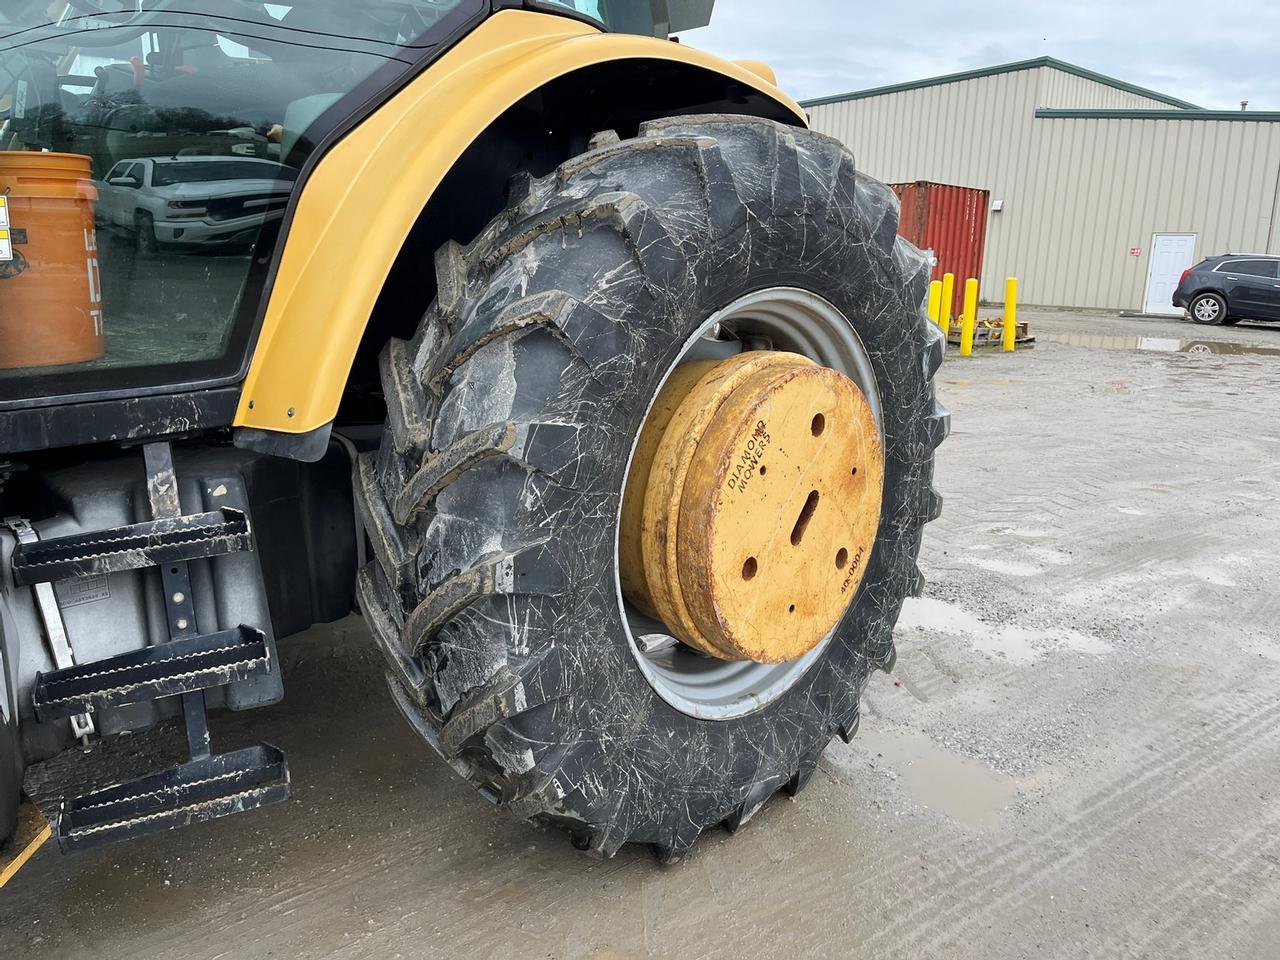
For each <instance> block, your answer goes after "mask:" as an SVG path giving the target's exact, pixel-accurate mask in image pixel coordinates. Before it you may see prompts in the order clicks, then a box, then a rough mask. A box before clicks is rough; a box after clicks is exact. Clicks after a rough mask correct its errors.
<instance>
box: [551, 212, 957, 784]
mask: <svg viewBox="0 0 1280 960" xmlns="http://www.w3.org/2000/svg"><path fill="white" fill-rule="evenodd" d="M774 226H775V227H777V226H779V225H778V224H776V223H775V224H774ZM787 226H789V227H790V229H786V230H781V229H776V230H775V231H774V233H775V234H783V235H787V236H792V237H805V236H807V237H808V238H809V241H810V243H811V244H812V246H810V247H809V249H813V248H814V247H817V248H820V249H821V248H824V245H823V243H822V242H821V240H820V239H819V240H817V241H815V234H817V235H820V236H821V235H825V236H826V237H827V238H829V239H831V241H832V242H831V243H830V244H828V245H826V246H825V249H826V250H827V253H826V255H825V256H819V257H817V258H809V259H808V260H806V259H805V255H804V254H803V253H801V252H799V251H796V250H792V249H789V248H786V247H783V248H782V249H778V248H772V249H771V248H766V247H764V246H762V245H755V246H753V247H752V249H753V251H754V252H755V253H754V255H753V256H752V257H751V259H750V262H749V263H748V264H747V265H746V269H745V270H743V269H741V268H738V269H736V270H735V269H730V268H728V264H727V263H725V262H723V261H721V260H720V259H719V258H717V257H715V256H709V257H706V258H704V259H702V260H701V261H700V262H698V263H697V264H696V269H695V270H694V271H693V272H692V273H693V276H694V278H695V282H693V283H691V284H688V285H687V286H686V288H685V289H683V290H681V291H680V292H679V295H678V297H676V298H673V302H674V303H679V304H682V309H679V311H678V322H676V323H674V324H673V329H672V332H671V335H669V336H664V337H651V338H644V339H642V340H641V342H642V343H643V344H645V345H646V348H645V353H644V355H643V356H640V357H638V358H637V359H638V363H637V367H638V368H639V369H641V370H643V371H645V376H643V377H638V378H636V380H635V382H634V387H633V389H632V390H630V391H629V395H627V396H615V397H611V398H609V400H608V401H606V402H609V403H611V409H613V410H614V411H616V413H615V414H614V416H612V417H610V419H611V421H612V426H614V427H616V428H617V429H614V430H610V431H608V435H609V436H611V437H612V438H613V439H612V441H611V442H610V443H609V444H607V445H606V447H605V448H604V449H601V450H600V451H599V455H598V459H597V462H596V464H595V465H593V469H596V470H599V471H600V473H601V477H600V480H601V483H602V485H603V486H604V487H605V488H606V489H608V490H609V491H611V492H613V494H614V496H613V500H612V502H613V505H614V509H613V511H612V512H610V513H609V515H608V516H607V517H604V518H601V520H600V521H599V522H600V523H603V524H607V527H608V529H607V530H603V529H601V527H600V526H598V525H596V524H592V525H590V527H589V528H588V529H580V530H576V531H569V530H566V531H564V532H563V533H562V536H563V537H566V538H569V539H570V540H572V541H574V542H576V543H577V544H583V543H587V544H592V543H594V544H598V546H597V547H596V548H595V549H593V550H591V551H589V552H588V554H586V555H585V556H581V557H580V560H581V561H582V562H579V560H577V559H575V560H574V561H573V562H571V563H569V564H566V567H567V569H569V570H570V571H572V573H573V579H572V586H571V588H570V591H569V593H570V595H571V598H572V599H571V600H570V602H571V604H572V606H573V607H574V608H575V616H574V619H575V620H577V622H578V625H577V627H576V628H571V629H569V630H566V631H564V634H563V636H562V638H561V642H562V643H563V644H567V645H570V646H574V647H576V648H577V649H575V650H574V651H573V654H572V655H571V656H569V657H568V658H561V660H562V662H564V661H565V660H566V659H567V660H568V661H569V662H572V663H574V664H577V665H579V670H578V671H577V672H576V675H575V676H572V677H567V678H565V680H566V682H565V684H564V686H565V688H567V689H575V690H582V691H584V692H583V695H581V696H578V697H574V698H572V699H573V700H574V702H577V703H580V704H582V705H583V710H582V711H581V713H580V715H579V716H578V717H577V718H576V719H577V723H578V725H579V729H580V731H581V733H582V735H583V736H584V737H586V738H587V739H590V738H592V737H594V736H597V735H599V734H600V733H601V731H605V730H609V729H612V728H614V727H615V726H616V725H618V724H621V723H625V722H626V718H628V717H644V718H645V723H646V726H647V728H648V730H647V732H646V734H645V736H644V738H642V739H643V741H644V742H643V743H642V744H640V747H641V751H640V752H642V753H643V752H645V751H647V750H648V749H649V748H650V746H651V744H652V743H654V742H657V743H662V742H673V743H681V744H685V745H688V746H689V749H688V750H687V752H686V753H685V754H684V755H683V756H682V757H669V756H668V757H665V758H664V766H663V767H662V768H661V775H662V776H663V778H664V779H669V780H670V781H673V782H675V783H680V782H688V778H689V777H691V776H694V775H696V774H697V773H698V772H699V768H698V764H699V763H702V762H704V761H706V760H709V759H710V758H717V762H721V763H726V762H727V766H725V767H723V769H721V770H718V771H715V772H716V773H717V774H718V775H720V776H723V777H724V778H725V779H726V780H729V781H737V782H740V783H741V784H743V786H744V787H745V786H747V785H749V784H751V783H752V782H756V781H759V780H760V778H761V776H762V771H761V770H760V766H761V765H762V764H763V765H765V766H770V765H771V766H775V767H776V772H774V773H773V774H772V775H775V776H779V777H785V776H786V775H789V773H790V771H792V770H794V769H795V767H796V764H797V762H798V760H799V758H800V757H801V756H803V755H805V754H807V753H809V752H810V751H812V750H813V748H814V745H815V744H816V745H818V749H819V750H820V749H821V748H822V747H823V746H825V744H826V743H827V742H828V740H829V739H830V737H831V735H832V734H833V733H834V732H835V731H836V728H837V726H838V725H840V724H841V723H845V722H847V721H848V718H849V717H854V718H855V722H856V714H857V701H858V697H859V694H860V690H861V686H862V684H863V682H864V681H865V679H866V677H867V676H868V674H869V672H870V670H871V669H872V668H873V667H874V666H877V665H880V664H881V663H882V662H883V660H884V658H885V653H884V650H883V649H879V650H876V649H869V642H870V641H869V638H870V637H871V635H872V634H876V635H877V637H878V639H879V642H880V645H881V647H882V648H887V647H888V644H889V635H890V633H891V629H892V625H893V623H894V621H896V619H897V614H898V611H899V609H900V604H901V598H902V597H903V596H904V595H905V594H906V593H907V592H908V587H907V581H908V578H909V575H910V573H911V571H912V570H913V568H914V550H913V549H907V548H909V547H911V546H912V544H913V541H912V534H911V533H910V532H907V533H904V532H903V531H906V530H910V529H912V528H913V527H914V524H911V523H906V522H904V517H906V516H907V515H908V514H909V513H910V512H911V505H912V503H913V501H914V498H915V495H916V493H917V492H918V490H919V488H920V485H921V484H922V483H923V484H924V485H925V486H927V485H928V482H929V480H930V479H931V471H929V470H927V466H926V465H927V464H928V463H929V462H930V461H929V460H928V458H927V456H926V455H925V453H924V451H923V450H922V445H921V444H920V442H919V441H918V434H919V431H920V423H921V421H922V419H923V418H924V417H925V416H927V415H928V412H929V409H930V408H931V405H932V391H931V389H929V385H928V379H927V376H926V371H925V370H924V368H923V364H922V363H921V362H920V357H921V355H922V354H923V353H924V352H925V343H924V334H923V333H922V329H923V326H922V321H921V319H920V318H921V313H922V311H921V306H920V304H918V303H913V302H912V301H913V299H914V298H915V296H916V295H920V296H921V297H922V295H923V290H924V286H923V282H907V283H904V282H903V281H904V279H905V280H907V281H912V280H913V279H917V278H910V277H908V278H902V277H895V276H894V275H893V273H894V272H895V270H896V269H897V268H896V266H895V260H894V257H893V256H892V254H891V253H890V252H888V251H878V254H879V255H878V257H876V258H875V259H873V261H872V262H871V263H870V264H866V265H865V266H866V269H863V270H861V271H860V272H859V271H851V270H849V269H848V263H849V259H848V249H847V247H846V246H845V244H844V242H843V241H844V240H846V239H847V238H846V237H844V235H843V233H842V232H841V231H840V230H839V229H838V227H837V226H836V225H834V224H830V223H827V222H825V221H824V220H823V219H822V218H815V217H808V218H807V220H806V222H805V223H804V224H802V225H801V224H798V223H794V222H793V223H791V224H789V225H787ZM727 246H729V247H731V248H734V249H738V250H740V249H741V246H740V245H739V244H738V243H736V242H732V243H730V244H728V245H727ZM773 287H792V288H798V289H801V290H805V291H807V292H809V293H812V294H815V295H817V296H820V297H822V298H823V299H825V300H827V301H828V302H829V303H831V304H832V305H834V306H835V307H836V308H837V309H839V310H840V312H841V313H842V314H843V315H844V316H845V317H846V318H847V319H848V320H849V321H850V324H851V325H852V327H853V329H854V331H855V332H856V333H857V335H858V337H859V338H860V339H861V340H862V343H863V345H864V347H865V349H866V352H867V355H868V357H869V358H870V360H871V363H872V366H873V370H874V373H875V377H876V381H877V386H878V389H879V393H880V398H881V407H882V410H883V414H882V416H883V422H882V428H883V432H884V450H885V473H884V498H883V507H882V513H881V521H880V527H879V531H878V536H877V542H876V544H875V547H874V548H873V550H872V553H871V556H870V558H869V560H868V564H867V568H866V572H865V574H864V577H863V582H862V584H861V585H860V587H859V590H858V591H857V593H856V594H855V596H854V598H853V600H852V601H851V603H850V606H849V609H848V610H847V612H846V614H845V616H844V617H843V618H842V620H841V622H840V624H839V625H838V626H837V628H836V630H835V631H834V635H833V636H832V638H831V640H830V641H829V642H828V643H827V644H826V646H825V648H824V650H823V652H822V654H821V655H820V656H819V657H818V658H817V659H816V661H815V662H814V664H813V665H812V666H811V667H810V668H809V669H808V670H807V671H805V673H803V674H802V675H801V676H800V677H798V678H797V679H796V680H795V682H794V683H793V685H792V686H791V688H790V689H789V690H787V691H785V692H784V693H782V694H780V695H779V696H778V697H777V698H776V699H774V700H772V701H771V702H770V703H768V704H766V705H764V706H763V707H761V708H760V709H758V710H756V711H754V712H752V713H749V714H746V715H743V716H739V717H735V718H730V719H724V720H705V719H700V718H697V717H694V716H692V715H690V714H687V713H685V712H683V711H681V710H680V709H678V708H676V707H674V706H672V705H671V704H669V703H668V702H667V701H666V700H665V699H663V697H662V696H661V694H660V693H659V692H658V691H657V690H656V689H655V688H654V687H653V686H652V685H651V683H650V681H649V679H648V678H647V677H646V675H645V673H644V672H643V671H642V670H641V669H640V666H639V664H638V663H637V661H636V656H637V654H636V652H635V651H634V650H633V647H632V644H631V641H630V640H629V633H628V629H627V626H626V623H625V620H624V617H623V613H622V608H621V606H620V598H621V593H620V586H619V580H618V574H617V565H618V564H617V547H616V537H617V527H618V523H619V514H620V511H621V500H622V493H621V492H622V490H623V489H624V486H625V477H626V470H627V467H628V465H629V460H630V457H631V453H632V449H633V447H634V444H635V441H636V438H637V437H638V436H639V433H640V430H641V427H642V425H643V422H644V418H645V416H646V414H647V412H648V410H649V407H650V405H651V404H652V402H653V400H654V399H655V398H656V396H657V393H658V391H659V390H660V389H661V386H662V384H663V382H664V381H665V377H666V375H667V373H668V371H669V370H670V369H671V368H672V367H673V366H674V365H675V363H676V361H677V360H678V359H679V357H680V355H681V354H682V352H683V351H684V349H685V347H686V344H687V343H688V342H689V340H690V339H691V338H692V337H694V336H695V334H696V333H697V332H698V331H699V329H700V328H701V327H702V326H703V325H704V324H705V323H706V321H707V320H708V319H709V318H710V317H712V316H714V315H715V314H717V313H719V312H720V311H721V310H723V309H724V308H725V307H727V306H729V305H730V304H731V303H733V302H734V301H735V300H737V299H739V298H741V297H743V296H745V295H747V294H750V293H753V292H756V291H760V290H765V289H769V288H773ZM612 319H617V320H622V321H624V322H630V323H643V322H644V321H643V318H641V317H638V316H637V317H616V318H612ZM602 399H604V398H602ZM916 537H917V539H916V541H914V542H918V534H917V535H916ZM908 555H909V556H908ZM601 598H608V602H603V603H602V602H601ZM602 703H606V704H607V703H612V704H614V705H615V709H614V710H610V711H607V712H606V713H605V715H602V711H601V704H602ZM815 707H816V709H815ZM781 721H785V722H781ZM784 734H785V735H784ZM762 743H768V744H771V745H772V751H771V752H770V753H769V755H768V756H767V757H765V756H763V752H762V751H761V749H760V744H762ZM712 744H714V747H713V746H712ZM699 745H701V747H700V746H699ZM616 746H617V743H616V741H615V742H614V743H613V744H612V747H611V754H612V755H611V756H610V760H609V762H610V763H611V764H619V763H621V764H622V765H624V766H625V765H626V763H627V762H634V758H631V759H630V760H624V759H623V758H620V757H618V756H617V755H616V752H613V750H614V748H616ZM640 765H641V766H643V764H640ZM590 766H591V764H589V763H588V764H586V765H585V766H584V772H585V770H586V769H589V768H590ZM658 769H659V768H658V767H656V766H655V767H654V769H653V771H651V772H654V773H657V772H658ZM700 772H701V773H702V774H703V775H704V776H705V775H706V774H707V773H709V772H710V771H708V770H707V769H706V768H705V767H703V768H701V770H700ZM763 773H764V775H766V776H768V775H771V774H770V771H763Z"/></svg>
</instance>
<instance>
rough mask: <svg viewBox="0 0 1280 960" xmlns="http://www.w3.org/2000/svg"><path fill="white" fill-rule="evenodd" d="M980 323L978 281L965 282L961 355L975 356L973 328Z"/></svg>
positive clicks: (969, 280) (970, 279) (961, 323)
mask: <svg viewBox="0 0 1280 960" xmlns="http://www.w3.org/2000/svg"><path fill="white" fill-rule="evenodd" d="M977 324H978V281H977V280H975V279H973V278H972V277H970V278H969V279H968V280H966V281H965V282H964V313H963V314H961V315H960V356H962V357H971V356H973V330H974V327H976V326H977Z"/></svg>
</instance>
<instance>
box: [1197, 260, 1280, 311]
mask: <svg viewBox="0 0 1280 960" xmlns="http://www.w3.org/2000/svg"><path fill="white" fill-rule="evenodd" d="M1173 305H1174V306H1175V307H1182V308H1184V309H1185V310H1186V311H1187V314H1188V316H1190V317H1191V319H1192V320H1194V321H1195V322H1196V323H1223V324H1228V325H1230V324H1233V323H1239V322H1240V321H1241V320H1246V319H1247V320H1280V257H1269V256H1265V255H1262V254H1256V253H1255V254H1240V253H1230V254H1227V255H1226V256H1222V257H1208V258H1206V259H1204V260H1201V261H1200V262H1199V263H1197V264H1196V265H1195V266H1194V267H1192V268H1191V269H1190V270H1187V271H1186V272H1185V273H1183V274H1182V279H1181V280H1179V281H1178V289H1177V290H1175V291H1174V292H1173Z"/></svg>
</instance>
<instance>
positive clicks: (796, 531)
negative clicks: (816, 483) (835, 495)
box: [791, 490, 822, 547]
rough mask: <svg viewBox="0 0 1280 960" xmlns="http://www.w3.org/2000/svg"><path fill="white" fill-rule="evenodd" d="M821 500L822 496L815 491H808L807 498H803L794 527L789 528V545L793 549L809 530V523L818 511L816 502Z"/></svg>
mask: <svg viewBox="0 0 1280 960" xmlns="http://www.w3.org/2000/svg"><path fill="white" fill-rule="evenodd" d="M820 499H822V494H820V493H818V491H817V490H810V491H809V496H807V497H805V500H804V506H803V507H801V508H800V516H798V517H796V525H795V526H794V527H792V528H791V545H792V546H793V547H798V546H800V543H801V542H802V541H803V540H804V532H805V531H806V530H808V529H809V521H810V520H812V519H813V515H814V514H815V513H817V511H818V501H819V500H820Z"/></svg>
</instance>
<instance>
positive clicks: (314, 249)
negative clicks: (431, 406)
mask: <svg viewBox="0 0 1280 960" xmlns="http://www.w3.org/2000/svg"><path fill="white" fill-rule="evenodd" d="M635 58H644V59H650V60H667V61H671V62H674V63H684V64H690V65H693V66H698V67H703V68H706V69H709V70H714V71H716V72H717V73H720V74H723V75H725V76H728V77H731V78H732V79H734V80H736V81H738V82H740V83H743V84H745V85H747V86H750V87H752V88H754V89H757V90H760V91H761V92H763V93H765V94H766V95H768V96H769V97H771V98H773V99H774V100H777V101H778V102H780V103H782V104H784V105H785V106H786V107H787V108H789V109H791V110H792V111H794V112H795V114H796V115H797V117H799V118H801V119H803V118H804V111H803V110H801V108H800V107H799V106H798V105H797V104H796V103H795V102H794V101H792V100H791V99H790V98H788V97H787V96H786V95H785V94H783V93H782V92H781V91H779V90H778V89H777V88H776V87H774V86H772V85H771V84H769V83H768V82H767V81H766V80H765V79H764V78H763V77H761V76H760V75H759V74H757V73H754V72H752V71H751V70H748V69H746V68H745V67H742V66H739V65H736V64H732V63H729V62H728V61H725V60H720V59H719V58H717V57H713V56H711V55H709V54H705V53H702V52H700V51H698V50H694V49H691V48H689V47H686V46H683V45H681V44H677V43H671V42H669V41H666V40H658V39H653V38H649V37H638V36H631V35H627V34H616V33H609V34H606V33H601V32H600V31H598V30H596V29H594V28H593V27H591V26H590V25H588V24H585V23H581V22H578V21H575V20H571V19H568V18H566V17H555V16H548V15H546V14H540V13H529V12H526V11H519V10H507V11H503V12H501V13H498V14H496V15H495V16H493V17H491V18H490V19H489V20H487V21H485V22H484V23H483V24H481V25H480V26H479V27H478V28H477V29H476V30H475V31H473V32H472V33H471V34H470V35H469V36H468V37H466V38H465V39H464V40H462V41H461V42H460V43H459V44H458V45H457V46H456V47H454V48H453V49H452V50H451V51H449V52H448V53H447V54H445V55H444V56H443V57H441V58H440V60H439V61H437V62H436V63H435V64H434V65H432V66H431V67H430V68H429V69H427V70H426V71H425V72H424V73H423V74H422V75H421V76H419V77H418V78H417V79H415V80H414V81H413V82H412V83H410V84H409V85H408V86H407V87H405V89H404V90H402V91H401V92H400V93H399V94H398V95H397V96H396V97H394V98H393V99H392V100H391V101H390V102H388V103H387V104H386V105H384V106H383V107H382V108H380V109H379V110H377V111H376V112H375V113H374V114H373V115H372V116H371V117H369V118H368V119H367V120H365V121H364V122H363V123H362V124H361V125H360V126H358V127H357V128H356V129H355V130H353V131H352V132H351V133H350V134H348V135H347V136H346V137H345V138H344V139H343V140H341V141H340V142H339V143H338V144H337V145H336V146H335V147H334V148H333V149H332V150H331V151H330V152H329V153H328V154H327V155H326V156H325V157H324V159H323V160H322V161H321V162H320V163H319V164H318V165H317V166H316V169H315V171H314V172H313V173H312V175H311V177H310V178H309V179H308V181H307V184H306V187H305V188H304V190H303V193H302V196H301V198H300V200H299V203H298V207H297V211H296V213H295V216H294V221H293V226H292V228H291V230H290V232H289V237H288V240H287V242H286V244H285V248H284V253H283V257H282V260H281V264H280V269H279V272H278V275H277V278H276V282H275V286H274V288H273V291H272V294H271V300H270V303H269V305H268V307H267V314H266V317H265V319H264V323H263V327H262V332H261V335H260V337H259V340H258V345H257V349H256V351H255V353H254V357H253V361H252V364H251V365H250V368H249V374H248V378H247V380H246V382H245V389H244V392H243V394H242V395H241V398H240V408H239V410H238V411H237V414H236V421H235V422H236V425H237V426H245V427H253V428H256V429H261V430H275V431H280V432H284V433H306V432H308V431H310V430H314V429H316V428H317V427H321V426H323V425H324V424H326V423H328V422H329V421H330V420H332V419H333V418H334V416H335V414H336V413H337V410H338V402H339V400H340V399H341V397H342V389H343V386H344V385H345V383H346V378H347V373H348V371H349V370H350V368H351V362H352V359H353V358H354V356H355V351H356V347H357V346H359V343H360V337H361V334H362V333H363V332H364V328H365V324H366V322H367V321H368V319H369V316H370V314H371V313H372V311H373V306H374V303H375V302H376V300H377V298H378V293H379V291H380V290H381V289H382V285H383V283H384V282H385V281H386V278H387V275H388V273H389V272H390V269H391V265H392V264H393V263H394V261H395V258H396V255H397V253H398V252H399V250H400V247H401V246H402V244H403V243H404V239H405V237H406V236H408V234H409V231H410V229H411V228H412V226H413V224H414V221H415V220H416V219H417V217H418V214H419V213H420V212H421V210H422V207H423V206H424V205H425V204H426V201H427V200H428V198H430V196H431V194H432V193H433V192H434V191H435V189H436V187H438V186H439V184H440V181H441V180H443V179H444V177H445V175H446V174H447V173H448V172H449V170H450V168H451V167H452V166H453V165H454V164H455V163H456V162H457V160H458V158H459V157H461V156H462V154H463V152H464V151H465V150H466V149H467V147H468V146H470V144H471V143H472V142H473V141H474V140H475V139H476V137H478V136H479V135H480V134H481V133H483V132H484V130H485V128H487V127H488V126H489V125H490V124H491V123H493V121H495V120H496V119H497V118H498V117H499V116H501V115H502V113H503V112H505V111H506V110H507V109H508V108H509V107H511V106H512V105H513V104H515V103H516V102H517V101H519V100H520V99H521V98H522V97H523V96H525V95H526V94H528V93H529V92H530V91H533V90H536V89H537V88H539V87H541V86H543V85H544V84H545V83H547V82H548V81H550V80H552V79H554V78H556V77H559V76H563V75H564V74H566V73H570V72H572V71H574V70H578V69H581V68H583V67H588V66H591V65H593V64H599V63H605V62H610V61H615V60H626V59H635ZM425 306H426V305H425V304H424V307H425Z"/></svg>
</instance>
